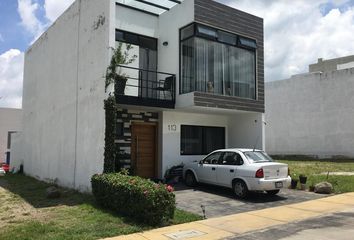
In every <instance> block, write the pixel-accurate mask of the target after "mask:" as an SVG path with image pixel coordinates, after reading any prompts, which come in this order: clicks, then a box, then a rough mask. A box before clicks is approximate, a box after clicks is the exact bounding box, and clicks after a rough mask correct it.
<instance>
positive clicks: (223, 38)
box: [218, 31, 237, 45]
mask: <svg viewBox="0 0 354 240" xmlns="http://www.w3.org/2000/svg"><path fill="white" fill-rule="evenodd" d="M218 40H219V41H220V42H223V43H228V44H231V45H236V41H237V37H236V35H235V34H231V33H227V32H224V31H218Z"/></svg>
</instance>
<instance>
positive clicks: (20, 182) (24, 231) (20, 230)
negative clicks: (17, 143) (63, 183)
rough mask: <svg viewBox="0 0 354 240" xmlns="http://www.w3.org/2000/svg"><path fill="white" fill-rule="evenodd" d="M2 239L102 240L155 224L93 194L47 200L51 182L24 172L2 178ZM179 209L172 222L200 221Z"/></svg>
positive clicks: (67, 193)
mask: <svg viewBox="0 0 354 240" xmlns="http://www.w3.org/2000/svg"><path fill="white" fill-rule="evenodd" d="M0 186H1V187H0V190H1V191H0V202H1V204H0V221H1V222H2V225H0V236H1V239H3V240H7V239H9V240H10V239H11V240H17V239H28V240H30V239H38V240H41V239H56V240H57V239H58V240H65V239H100V238H105V237H113V236H118V235H124V234H130V233H135V232H140V231H145V230H149V229H151V228H152V227H151V226H148V225H144V224H139V223H136V222H134V221H133V220H131V219H128V218H125V217H122V216H119V215H117V214H115V213H113V212H111V211H108V210H105V209H101V208H100V207H99V206H97V205H96V204H95V201H94V199H93V197H92V196H91V195H87V194H82V193H78V192H76V191H72V190H65V189H62V190H63V196H62V197H61V198H59V199H47V198H46V194H45V191H46V188H47V187H48V186H49V184H46V183H43V182H40V181H37V180H35V179H33V178H30V177H26V176H23V175H6V176H5V177H3V178H0ZM200 219H201V217H200V216H198V215H195V214H192V213H188V212H185V211H182V210H178V209H177V210H176V213H175V217H174V219H172V220H171V222H170V224H171V225H173V224H180V223H185V222H191V221H196V220H200Z"/></svg>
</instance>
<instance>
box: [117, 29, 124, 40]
mask: <svg viewBox="0 0 354 240" xmlns="http://www.w3.org/2000/svg"><path fill="white" fill-rule="evenodd" d="M116 41H121V42H123V41H124V33H123V32H122V31H116Z"/></svg>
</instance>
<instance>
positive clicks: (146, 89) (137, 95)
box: [114, 65, 176, 108]
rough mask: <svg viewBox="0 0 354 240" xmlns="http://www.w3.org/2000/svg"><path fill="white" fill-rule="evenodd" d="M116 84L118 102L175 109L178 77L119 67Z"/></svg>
mask: <svg viewBox="0 0 354 240" xmlns="http://www.w3.org/2000/svg"><path fill="white" fill-rule="evenodd" d="M117 70H118V73H119V75H120V77H119V79H117V80H116V82H115V84H114V90H115V96H116V99H117V101H118V102H121V103H124V104H133V105H149V106H156V107H169V108H170V107H172V106H173V107H174V103H175V99H176V75H175V74H171V73H165V72H157V71H152V70H146V69H141V68H135V67H130V66H124V65H119V66H118V69H117Z"/></svg>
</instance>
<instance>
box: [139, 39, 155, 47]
mask: <svg viewBox="0 0 354 240" xmlns="http://www.w3.org/2000/svg"><path fill="white" fill-rule="evenodd" d="M139 42H140V43H139V46H140V47H142V48H148V49H151V50H157V42H156V39H153V38H147V37H143V36H140V37H139Z"/></svg>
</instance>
